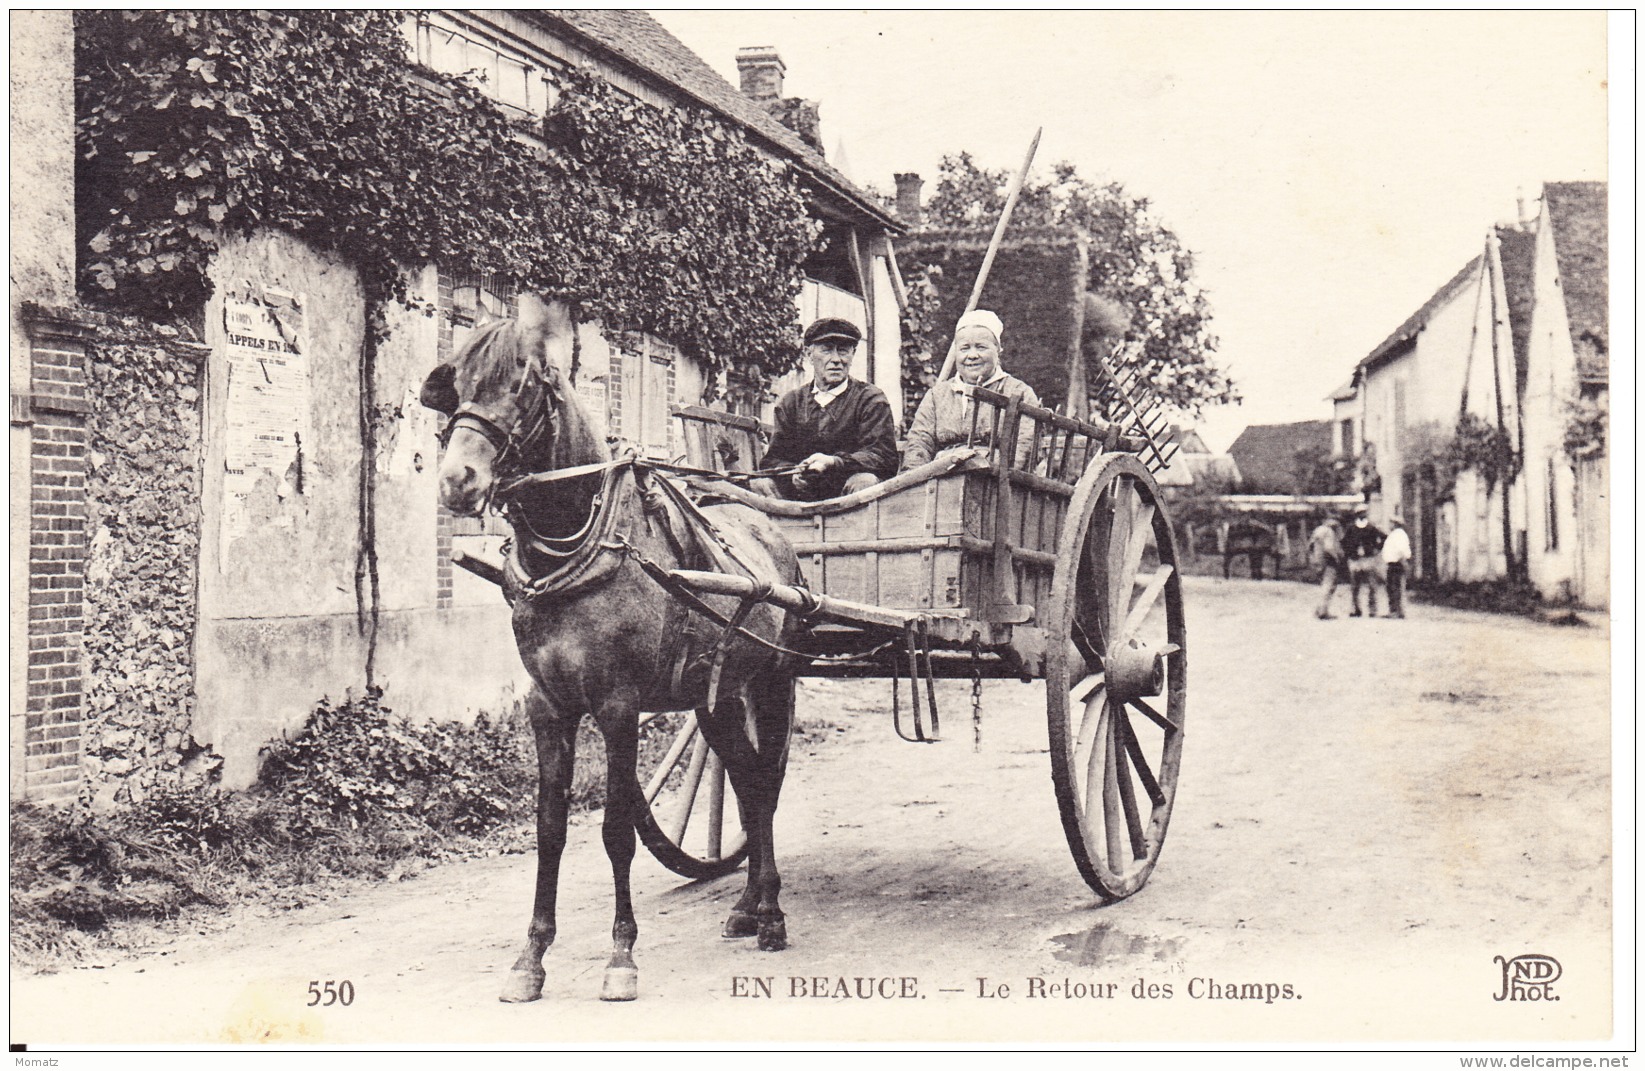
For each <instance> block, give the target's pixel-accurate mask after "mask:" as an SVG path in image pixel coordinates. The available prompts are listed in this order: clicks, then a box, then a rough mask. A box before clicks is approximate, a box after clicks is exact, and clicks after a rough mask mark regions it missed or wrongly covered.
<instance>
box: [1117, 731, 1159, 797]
mask: <svg viewBox="0 0 1645 1071" xmlns="http://www.w3.org/2000/svg"><path fill="white" fill-rule="evenodd" d="M1124 736H1125V741H1124V743H1125V750H1126V751H1127V752H1128V753H1129V754H1130V756H1131V765H1132V767H1133V768H1134V769H1135V770H1136V771H1137V779H1138V780H1139V781H1141V782H1142V790H1143V791H1144V792H1146V793H1148V798H1149V799H1150V800H1152V801H1153V802H1154V806H1156V807H1163V806H1164V805H1165V793H1164V792H1162V791H1160V787H1159V782H1158V781H1156V780H1155V779H1154V771H1152V770H1150V769H1149V768H1148V760H1147V759H1145V758H1143V756H1142V744H1140V743H1139V742H1138V741H1137V734H1136V732H1134V731H1133V730H1132V728H1131V723H1130V722H1129V721H1127V722H1126V723H1125V729H1124Z"/></svg>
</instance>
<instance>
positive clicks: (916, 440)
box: [902, 309, 1040, 472]
mask: <svg viewBox="0 0 1645 1071" xmlns="http://www.w3.org/2000/svg"><path fill="white" fill-rule="evenodd" d="M1004 334H1005V325H1004V324H1002V323H1001V322H1000V318H999V317H998V316H995V315H994V314H993V313H991V312H988V311H987V310H986V309H976V310H973V311H972V312H968V313H966V314H965V315H964V316H961V317H960V322H959V323H958V324H957V325H955V327H954V371H955V375H954V378H953V379H949V380H944V381H942V382H940V383H935V384H933V385H932V387H931V389H930V390H929V391H927V392H926V394H925V397H924V399H922V400H921V401H920V407H919V409H917V410H915V412H914V421H913V423H911V424H910V425H909V426H908V447H907V449H906V450H905V451H904V452H903V459H902V467H903V471H905V472H906V471H907V470H909V469H912V468H918V467H919V466H921V465H923V464H925V463H926V462H928V461H930V460H931V459H932V458H934V457H936V456H937V455H938V454H939V453H941V452H942V451H944V450H949V449H952V448H954V447H956V446H964V445H966V442H967V439H968V438H969V437H970V435H971V409H972V406H974V405H975V404H976V403H975V402H974V401H973V400H972V396H971V389H972V388H973V387H983V388H985V389H987V390H991V391H993V392H994V393H996V394H1003V395H1005V396H1006V397H1007V398H1019V399H1021V400H1022V401H1024V402H1027V403H1028V404H1030V405H1039V404H1040V399H1039V396H1038V395H1037V394H1035V393H1034V388H1033V387H1030V386H1029V385H1028V384H1026V383H1024V382H1023V381H1022V380H1020V379H1018V378H1017V377H1016V376H1013V375H1011V374H1010V373H1008V372H1006V371H1005V369H1003V368H1001V367H1000V353H1001V346H1000V343H1001V340H1002V337H1003V336H1004ZM993 416H994V414H993V413H992V412H988V411H984V412H983V414H982V415H981V416H980V417H979V418H978V419H977V428H976V438H975V439H971V440H970V441H971V442H976V443H983V444H986V443H987V442H988V437H989V434H990V432H992V431H993V427H994V420H993ZM1028 448H1029V441H1028V437H1026V436H1019V437H1018V440H1017V456H1016V459H1015V464H1016V465H1017V467H1018V468H1021V467H1022V466H1023V465H1024V464H1025V463H1026V461H1027V460H1028Z"/></svg>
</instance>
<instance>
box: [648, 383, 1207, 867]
mask: <svg viewBox="0 0 1645 1071" xmlns="http://www.w3.org/2000/svg"><path fill="white" fill-rule="evenodd" d="M973 398H974V407H973V409H974V413H975V419H974V420H973V424H972V428H973V434H972V442H971V444H969V445H967V446H964V447H962V448H960V449H957V450H954V451H951V452H949V453H947V454H945V455H943V456H941V457H939V458H938V459H936V460H935V461H932V462H931V463H930V464H928V465H925V466H923V467H922V468H920V469H917V470H914V471H912V472H907V473H903V474H902V475H899V476H897V477H896V478H894V479H892V480H889V481H887V482H885V483H882V484H879V485H877V486H875V487H872V488H870V489H868V490H865V491H862V492H859V493H857V494H853V495H849V496H846V497H843V498H837V499H831V500H828V501H823V502H815V503H804V502H788V501H777V500H772V499H767V498H762V497H760V496H757V495H754V494H750V493H749V492H747V491H745V490H743V489H741V488H740V487H737V486H735V485H732V484H727V483H721V482H713V481H703V480H700V479H699V480H696V481H694V482H696V483H698V485H699V489H700V490H703V491H706V492H709V493H713V494H718V495H721V496H723V497H725V498H730V499H735V500H738V501H741V502H744V503H746V504H748V505H750V506H753V507H754V508H756V509H760V510H762V511H763V512H765V513H767V514H768V515H770V516H771V517H773V518H775V519H776V521H777V522H778V523H779V524H780V525H781V527H782V528H783V529H784V531H785V532H786V534H787V535H788V537H789V539H790V540H791V541H792V543H793V545H794V547H795V549H796V551H797V552H798V554H799V558H800V562H801V565H802V569H803V571H804V574H805V580H806V583H807V586H808V589H809V590H808V591H802V590H798V589H793V588H785V587H781V586H779V587H777V588H776V589H774V590H773V591H772V592H771V593H770V594H769V595H768V596H767V599H768V601H771V602H774V603H777V604H778V605H782V606H785V607H787V608H789V609H792V610H796V611H806V612H807V616H808V619H809V620H810V621H811V622H812V629H811V632H810V638H809V644H808V647H807V651H808V653H809V654H810V655H812V657H813V660H812V662H811V663H810V664H809V665H808V666H807V667H806V668H805V669H804V670H803V671H802V674H801V675H802V676H854V677H863V676H873V677H892V678H900V677H908V678H910V685H911V686H912V687H911V689H910V690H911V691H912V692H913V695H912V696H911V697H910V702H911V704H912V706H911V709H910V710H909V718H910V722H911V727H912V736H913V738H915V739H919V738H922V737H927V736H929V735H932V734H933V733H934V731H935V729H936V726H935V725H934V724H931V725H929V728H928V722H930V721H931V720H932V715H933V714H934V712H935V708H934V705H933V704H931V703H930V701H931V700H932V699H934V695H935V689H934V687H932V686H931V685H930V683H929V681H930V679H931V678H937V677H944V678H961V679H972V680H975V681H978V682H980V681H981V680H983V679H985V678H1010V679H1013V680H1025V681H1026V680H1035V679H1039V680H1043V681H1044V682H1045V696H1046V720H1047V735H1048V740H1049V744H1050V756H1051V782H1052V788H1053V790H1054V792H1055V793H1056V798H1057V806H1058V808H1059V810H1060V812H1061V816H1062V825H1063V830H1064V833H1065V834H1066V836H1067V839H1068V846H1069V848H1070V850H1071V851H1072V853H1073V856H1074V863H1075V865H1076V866H1077V867H1078V868H1079V871H1080V873H1081V875H1083V876H1084V878H1085V880H1086V881H1087V882H1089V883H1090V885H1091V887H1092V888H1093V889H1095V890H1096V891H1097V892H1098V893H1100V894H1101V895H1102V896H1104V897H1106V898H1110V899H1117V898H1120V897H1124V896H1128V895H1130V894H1131V893H1133V892H1135V891H1136V890H1137V889H1139V888H1141V887H1142V885H1143V883H1144V882H1146V881H1147V879H1148V876H1149V874H1150V872H1151V871H1152V870H1153V868H1154V865H1155V863H1156V862H1157V861H1158V859H1159V853H1160V847H1161V845H1162V844H1163V843H1164V840H1165V832H1166V826H1167V824H1168V822H1169V821H1170V817H1171V805H1172V802H1173V800H1174V798H1175V795H1176V785H1177V771H1178V766H1179V762H1180V758H1181V753H1182V733H1183V724H1184V718H1185V716H1186V712H1187V711H1186V697H1187V672H1188V651H1187V636H1186V630H1185V625H1184V620H1183V605H1182V590H1181V586H1180V580H1179V574H1178V570H1177V551H1176V544H1175V541H1174V539H1173V535H1172V529H1171V524H1170V521H1169V519H1168V518H1167V516H1166V511H1165V508H1164V504H1163V503H1162V502H1161V500H1160V493H1159V488H1158V486H1157V485H1156V483H1155V482H1154V478H1153V475H1152V473H1151V470H1157V469H1158V467H1159V466H1161V465H1163V464H1164V463H1165V462H1166V461H1167V460H1168V456H1162V454H1161V451H1160V448H1159V447H1158V446H1157V445H1156V439H1155V437H1154V436H1152V435H1148V434H1146V433H1145V434H1143V435H1142V437H1140V438H1132V439H1127V438H1122V437H1121V436H1120V435H1119V434H1117V433H1116V432H1115V431H1114V430H1113V429H1102V428H1099V427H1097V426H1095V425H1093V424H1089V423H1086V422H1084V421H1080V420H1074V419H1071V418H1069V417H1066V416H1062V415H1059V414H1057V413H1054V412H1052V411H1050V410H1047V409H1043V408H1040V407H1037V406H1032V405H1027V404H1022V403H1020V402H1019V401H1018V400H1015V399H1008V398H1006V397H1004V396H1002V395H999V394H995V393H993V392H990V391H987V390H983V389H981V388H977V389H975V390H974V391H973ZM676 415H677V416H679V417H681V418H682V419H683V420H684V422H685V424H686V428H687V432H686V442H687V446H688V451H687V453H688V460H689V461H690V462H691V463H692V464H694V465H697V466H700V467H710V468H734V469H742V470H745V471H746V470H747V469H749V468H752V466H753V464H754V463H755V462H756V461H757V459H758V457H759V456H760V451H759V449H758V443H757V441H756V440H757V436H758V433H759V426H758V424H757V422H754V421H750V420H749V419H748V418H745V417H727V416H724V415H723V414H716V413H714V412H713V411H711V410H706V409H696V408H693V409H688V410H681V411H678V412H677V413H676ZM673 576H674V578H675V579H677V580H678V581H680V582H682V583H684V584H686V585H687V586H689V587H691V588H693V589H695V590H696V591H698V592H701V593H705V594H706V593H713V594H732V595H748V594H749V592H750V589H751V586H752V585H751V582H750V581H748V580H746V579H745V578H742V577H737V576H730V575H726V574H721V573H698V572H687V571H678V572H676V573H674V574H673ZM922 680H923V681H924V682H925V683H924V688H925V694H926V699H927V704H928V709H927V712H926V713H925V714H924V715H922V714H921V713H920V710H919V707H918V704H919V703H920V690H921V684H922ZM979 690H980V689H979ZM658 717H661V718H664V719H666V731H667V732H668V733H670V734H671V735H672V739H670V740H669V742H668V744H667V746H666V747H660V746H659V747H656V748H654V750H655V751H657V752H659V753H660V754H661V759H660V761H658V762H656V763H654V764H651V765H650V767H649V768H647V769H642V771H641V783H642V786H643V787H644V789H645V793H646V796H647V799H648V800H649V801H650V803H651V805H652V806H651V812H650V814H649V815H648V816H647V817H646V818H645V819H643V820H642V821H641V823H640V833H641V837H642V839H643V840H644V841H645V843H646V845H647V846H648V847H649V848H650V849H651V850H652V851H653V852H654V853H655V854H656V855H657V857H658V858H659V859H660V860H661V861H662V862H663V863H664V864H665V865H666V866H668V867H670V868H671V869H673V870H675V871H676V872H677V873H680V874H682V875H685V876H688V877H709V876H713V875H717V874H722V873H726V872H728V871H730V870H731V869H733V868H735V867H736V866H737V865H738V864H739V863H740V862H741V861H742V859H743V857H744V854H745V848H744V846H743V843H742V839H741V834H740V828H739V827H738V825H737V820H736V815H735V810H736V809H735V807H731V808H727V807H726V806H725V777H724V772H723V770H722V769H721V767H720V765H719V762H718V760H717V759H715V757H714V756H713V754H712V753H711V751H710V750H709V748H708V747H707V745H706V743H705V742H704V741H703V740H702V738H701V736H700V735H699V734H698V733H697V731H696V726H695V719H694V717H693V716H692V715H690V714H679V715H661V716H658ZM664 726H665V723H664V722H659V723H658V724H657V725H654V726H653V727H652V730H651V731H652V732H656V731H659V730H661V729H664ZM898 731H899V732H903V729H902V727H901V723H900V722H899V726H898ZM905 735H908V734H906V733H905ZM694 819H695V825H694V824H693V822H694Z"/></svg>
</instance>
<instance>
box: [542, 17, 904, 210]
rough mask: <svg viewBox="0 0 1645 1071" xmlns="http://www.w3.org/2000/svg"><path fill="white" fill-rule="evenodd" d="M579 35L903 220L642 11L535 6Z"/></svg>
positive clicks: (860, 204)
mask: <svg viewBox="0 0 1645 1071" xmlns="http://www.w3.org/2000/svg"><path fill="white" fill-rule="evenodd" d="M537 14H538V15H539V16H540V17H546V18H549V19H552V20H554V21H555V22H558V23H559V24H561V25H563V26H565V27H568V28H569V29H570V30H572V31H573V32H574V33H575V34H576V35H577V36H579V37H582V38H584V39H586V40H588V41H589V42H591V43H592V44H594V45H595V46H597V47H599V48H601V49H603V50H605V51H606V52H609V53H612V54H614V55H616V56H618V57H619V58H621V59H623V60H626V61H627V62H628V63H629V64H632V65H633V66H635V67H638V68H639V69H640V70H642V71H644V72H645V73H646V74H649V75H650V76H651V77H652V78H654V79H658V80H660V81H662V82H663V83H665V84H666V85H668V86H672V87H674V88H675V89H678V90H681V91H683V92H684V93H685V94H686V95H687V96H689V97H692V98H694V99H696V100H697V101H698V102H700V103H702V104H704V105H706V106H707V107H709V108H711V109H712V110H714V111H716V112H718V113H719V114H720V115H722V116H724V117H726V118H727V119H730V120H732V121H733V122H735V123H737V124H739V125H741V126H742V127H744V128H745V129H747V130H748V131H750V132H752V133H753V134H754V135H755V136H756V137H757V138H758V139H759V140H761V141H764V142H767V143H769V144H771V145H773V146H775V147H776V148H778V149H780V150H781V151H782V152H783V153H784V154H785V155H787V156H788V157H790V158H791V159H793V160H795V161H796V162H798V163H799V164H800V166H801V167H803V168H804V169H805V170H806V171H808V172H810V173H811V174H812V175H814V176H815V177H816V178H818V179H819V180H821V182H822V183H823V184H824V185H825V186H826V187H828V188H829V189H830V190H832V191H833V192H834V193H835V194H837V195H838V196H840V197H841V198H843V199H844V200H845V201H846V202H847V203H849V204H850V205H851V206H852V207H853V208H855V209H856V210H857V211H858V212H859V213H861V214H863V215H866V216H869V217H871V218H872V219H874V220H875V221H876V222H878V223H880V224H882V225H884V226H886V227H889V228H891V229H892V230H893V231H898V232H900V231H901V230H902V225H901V224H900V223H898V222H897V221H896V219H895V218H894V217H892V216H891V215H890V214H888V213H887V212H886V211H885V209H884V208H882V207H881V206H880V205H879V204H877V203H875V201H874V200H873V199H872V198H870V197H869V196H868V195H867V194H865V193H864V192H863V191H861V190H859V189H858V188H857V187H856V186H855V185H854V184H853V183H852V182H851V180H850V179H848V178H846V177H845V176H844V175H842V174H840V172H839V171H838V169H836V168H834V167H833V166H832V165H830V164H829V163H828V161H827V160H825V159H823V156H822V154H821V153H819V152H817V151H816V150H815V149H813V148H811V146H809V145H807V144H806V143H805V142H803V141H801V140H800V136H799V135H798V134H796V133H794V132H793V131H792V130H790V129H788V128H787V127H785V126H783V125H782V124H781V123H779V122H777V120H775V119H773V118H772V117H771V115H770V113H769V112H767V111H766V110H765V108H763V107H761V106H760V104H759V103H758V102H756V101H753V100H750V99H749V98H748V97H746V96H744V95H743V94H742V92H741V91H740V90H738V89H737V88H736V87H734V86H732V85H731V83H729V82H727V81H726V80H725V79H724V78H721V77H720V76H719V74H718V73H716V72H715V70H714V68H712V67H710V66H709V65H708V64H707V63H705V62H703V60H702V58H701V57H700V56H698V55H697V54H696V53H695V52H693V51H691V50H690V49H689V48H687V47H686V46H685V45H684V44H683V43H682V42H681V41H680V39H679V38H677V37H675V36H674V35H673V34H671V33H669V32H668V31H667V30H666V29H664V28H663V27H662V25H661V24H660V23H658V22H657V20H656V19H654V18H652V17H651V16H650V15H649V14H647V13H646V12H644V11H634V10H630V9H617V8H608V9H596V8H568V9H557V10H552V11H541V12H537Z"/></svg>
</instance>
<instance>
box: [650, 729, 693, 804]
mask: <svg viewBox="0 0 1645 1071" xmlns="http://www.w3.org/2000/svg"><path fill="white" fill-rule="evenodd" d="M696 738H697V719H696V717H695V715H690V714H688V715H686V719H685V724H684V725H682V726H681V727H680V735H678V736H676V737H675V738H674V743H673V744H671V745H669V748H668V754H666V755H664V756H663V761H662V762H660V763H658V764H657V769H656V770H654V771H653V772H652V774H651V780H650V781H648V782H646V786H645V802H646V803H647V804H650V803H652V802H654V801H655V800H656V799H657V793H659V792H661V791H662V789H663V784H664V783H665V782H667V780H668V775H669V774H671V773H673V772H674V767H675V766H678V765H679V762H680V756H681V755H683V754H685V749H686V746H687V745H688V744H690V743H691V741H693V740H695V739H696Z"/></svg>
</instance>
